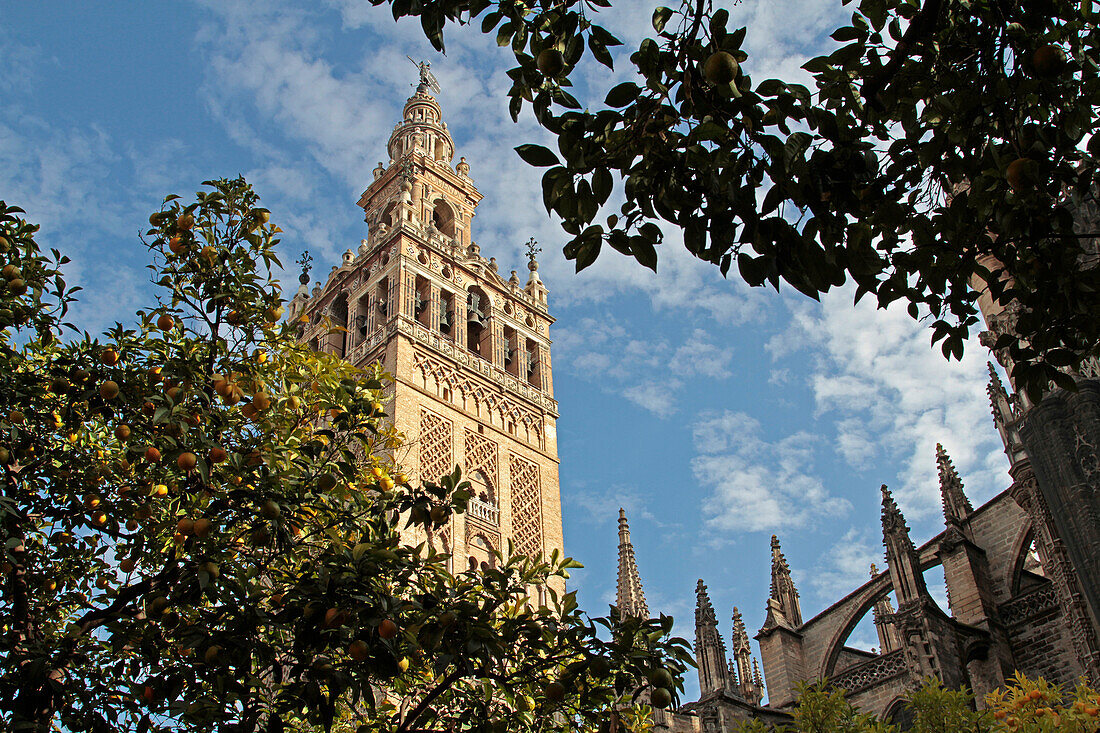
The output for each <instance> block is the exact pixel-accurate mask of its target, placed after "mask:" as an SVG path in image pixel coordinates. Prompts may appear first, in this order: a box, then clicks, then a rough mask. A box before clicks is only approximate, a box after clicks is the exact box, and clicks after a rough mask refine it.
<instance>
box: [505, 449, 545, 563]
mask: <svg viewBox="0 0 1100 733" xmlns="http://www.w3.org/2000/svg"><path fill="white" fill-rule="evenodd" d="M508 476H509V479H510V483H511V487H512V541H513V542H514V543H515V546H516V552H519V553H522V554H524V555H527V556H529V557H537V556H538V555H541V554H542V492H541V490H540V488H539V467H538V464H536V463H533V462H532V461H529V460H527V459H526V458H520V457H519V456H517V455H515V454H514V453H513V454H510V455H509V461H508Z"/></svg>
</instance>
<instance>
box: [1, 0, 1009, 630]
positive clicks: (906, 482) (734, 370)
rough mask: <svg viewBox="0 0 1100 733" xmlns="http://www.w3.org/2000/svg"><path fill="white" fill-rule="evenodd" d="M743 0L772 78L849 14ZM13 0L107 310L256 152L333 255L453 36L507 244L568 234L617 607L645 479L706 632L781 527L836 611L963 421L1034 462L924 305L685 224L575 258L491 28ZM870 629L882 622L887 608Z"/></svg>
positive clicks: (641, 20)
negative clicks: (158, 237)
mask: <svg viewBox="0 0 1100 733" xmlns="http://www.w3.org/2000/svg"><path fill="white" fill-rule="evenodd" d="M651 12H652V7H651V4H650V2H648V0H647V1H642V0H628V1H627V2H622V3H617V4H616V7H615V8H614V9H613V10H611V11H609V12H607V13H605V14H604V16H605V17H604V18H603V21H602V22H603V25H605V26H606V27H608V28H609V29H610V30H611V31H612V32H615V33H617V34H619V35H620V37H622V38H624V39H626V40H627V41H628V43H627V46H626V49H627V50H625V51H622V52H621V53H620V56H619V57H620V60H625V56H626V55H627V54H628V53H629V49H630V48H631V46H634V47H636V44H637V41H638V40H640V38H642V37H643V34H645V33H646V32H647V30H648V23H649V18H650V16H651ZM730 12H731V24H734V25H739V24H744V25H748V27H749V32H748V39H747V50H748V52H749V54H750V59H749V61H748V62H747V64H746V69H747V70H748V71H749V73H751V74H752V76H753V78H754V79H763V78H767V77H769V76H783V77H785V78H788V79H789V78H791V77H799V76H802V74H801V72H799V70H798V67H799V66H800V65H801V63H802V62H803V61H804V60H805V59H806V58H808V57H809V56H811V55H815V54H816V53H817V52H819V51H820V50H821V49H823V48H825V43H827V35H828V33H829V32H830V31H831V29H832V28H834V27H836V25H837V24H839V23H840V22H841V20H842V18H843V17H844V16H845V15H846V13H845V11H844V9H843V8H842V7H841V5H840V3H839V2H838V0H746V1H745V2H743V3H741V4H738V5H736V6H731V7H730ZM0 18H3V25H4V28H5V32H4V33H3V34H2V36H0V99H3V103H2V105H0V109H2V111H3V112H2V114H0V198H3V199H5V200H7V201H8V202H10V203H17V204H19V205H20V206H22V207H23V208H24V209H26V210H27V215H28V217H29V218H30V219H31V220H32V221H36V222H39V223H40V224H41V225H42V233H41V236H40V243H41V244H43V245H44V246H47V247H57V248H59V249H62V250H63V251H64V252H66V253H67V254H69V255H70V256H71V257H72V258H73V264H72V265H71V266H70V267H69V270H68V272H69V279H70V281H71V282H73V283H75V284H79V285H81V286H83V287H84V289H85V290H84V293H83V294H82V302H81V304H80V305H79V306H78V307H77V309H76V310H75V311H74V313H73V319H74V320H75V321H76V322H77V323H78V324H80V325H81V326H82V327H84V328H87V329H89V330H91V331H93V332H94V331H97V330H100V329H102V328H105V327H107V326H109V325H110V324H111V323H113V322H114V321H115V320H123V321H126V320H127V319H129V318H130V317H131V314H132V313H133V311H134V310H135V309H136V308H139V307H142V306H144V305H146V304H147V303H148V302H149V293H150V288H149V286H148V277H147V274H146V271H145V269H144V266H145V259H144V256H145V251H144V248H143V247H142V246H141V245H140V243H139V242H138V239H137V233H138V231H139V230H140V229H141V228H142V225H143V224H144V222H145V221H146V219H147V217H148V215H149V213H150V212H151V211H152V210H153V209H155V208H156V207H157V206H158V205H159V203H160V201H161V200H162V199H163V197H164V196H165V195H166V194H168V193H173V192H174V193H180V194H182V195H184V196H188V195H190V193H191V192H193V191H195V190H197V189H198V188H199V184H200V182H201V181H203V180H205V179H208V178H215V177H221V176H235V175H237V174H238V173H239V174H243V175H245V177H246V178H247V179H248V180H249V181H250V182H252V183H253V184H254V186H255V187H256V189H257V190H258V192H259V193H260V195H261V197H262V199H263V202H264V203H265V205H266V206H267V207H268V208H270V209H271V211H272V215H273V218H274V220H275V221H276V222H277V223H278V224H279V225H280V226H282V228H283V229H284V230H285V231H286V234H285V235H284V241H283V244H282V250H281V255H282V258H283V261H284V262H287V263H290V262H293V261H294V260H295V259H296V258H297V257H298V255H299V254H300V253H301V251H302V249H304V248H308V249H309V250H310V251H311V252H312V253H313V255H314V257H315V259H316V262H317V264H318V268H319V269H318V270H316V271H315V272H325V271H327V270H328V267H329V266H330V265H332V264H335V263H336V262H337V261H338V259H339V255H340V253H342V252H343V251H344V250H345V249H348V248H349V247H350V248H352V249H354V248H355V247H356V246H357V245H358V242H359V240H360V239H362V238H363V237H364V236H366V231H365V224H363V222H362V212H361V211H360V210H359V209H358V208H357V207H356V206H355V201H356V200H357V198H358V196H359V194H360V193H361V192H362V191H363V189H364V188H365V187H366V185H367V183H368V182H369V181H370V180H371V169H372V168H373V167H374V165H375V164H376V163H377V161H379V160H383V159H384V155H385V153H384V150H385V143H386V140H387V139H388V136H389V132H390V130H391V129H392V126H393V124H394V123H395V122H396V121H397V120H398V119H399V118H400V113H401V107H402V105H403V103H404V100H405V98H406V97H408V96H409V94H410V93H411V91H412V87H411V86H410V85H411V83H412V82H414V81H415V77H416V70H415V68H414V67H413V65H412V64H411V63H409V61H408V60H407V59H406V58H405V56H406V55H410V56H412V57H413V58H416V59H418V60H419V59H425V60H428V61H430V62H431V63H432V70H433V72H434V73H435V75H436V76H437V77H438V79H439V81H440V83H441V85H442V89H443V91H442V93H441V94H440V95H439V100H440V102H441V104H442V106H443V110H444V118H445V119H446V120H447V122H448V124H449V126H450V129H451V131H452V134H453V135H454V137H455V142H456V146H457V153H456V155H462V156H465V157H466V159H467V161H468V162H469V163H470V165H471V176H472V177H473V179H474V181H475V183H476V184H477V185H478V187H479V189H480V190H481V192H482V193H483V194H484V195H485V200H484V201H483V202H482V203H481V205H480V207H479V208H478V213H477V216H476V217H475V219H474V238H475V240H476V241H477V242H478V244H480V245H481V249H482V253H483V254H484V255H486V256H495V257H496V258H497V260H498V261H499V262H500V263H501V269H502V270H503V271H505V272H507V271H508V270H511V269H520V270H521V271H522V265H523V257H522V251H523V245H524V243H525V242H526V241H527V239H528V238H529V237H532V236H533V237H535V238H536V239H537V240H538V241H539V243H540V244H541V246H542V248H543V254H542V255H541V258H540V260H541V263H542V267H541V269H540V274H542V276H543V280H544V281H545V282H546V284H547V286H548V287H549V288H550V302H551V311H552V313H553V314H554V315H555V316H556V317H557V319H558V322H557V324H556V325H555V327H554V328H553V329H552V331H551V337H552V338H553V339H554V346H553V362H554V385H555V391H556V394H555V397H556V398H557V399H558V401H559V403H560V409H561V419H560V421H559V423H558V433H559V452H560V457H561V491H562V501H563V506H564V522H565V539H566V549H567V552H568V553H569V554H572V555H573V556H575V557H577V558H578V559H579V560H581V561H582V562H583V563H584V564H585V565H586V567H585V569H584V570H581V571H578V572H577V573H576V575H575V576H574V581H573V584H572V585H573V587H574V588H576V589H578V591H579V594H580V598H581V602H582V605H583V606H584V607H585V608H587V609H589V610H590V611H591V612H594V613H601V614H602V613H604V612H605V611H606V607H607V603H608V602H610V601H612V600H613V597H614V588H615V566H616V543H617V537H616V517H617V509H618V508H619V507H620V506H624V507H625V508H626V509H627V512H628V516H629V518H630V523H631V530H632V534H633V537H634V541H635V548H636V552H637V556H638V562H639V565H640V570H641V575H642V580H643V583H644V585H645V591H646V595H647V598H648V600H649V605H650V608H651V610H652V611H654V612H656V611H664V612H666V613H671V614H673V615H675V616H676V617H677V620H678V628H677V630H678V632H679V633H681V634H682V635H684V636H686V637H688V638H691V636H692V634H693V631H694V625H693V615H692V613H693V608H694V592H693V591H694V586H695V582H696V579H697V578H703V579H704V580H705V581H706V582H707V584H708V586H709V588H710V593H711V598H712V600H713V601H714V606H715V609H716V611H717V612H718V615H719V619H720V623H721V624H722V633H723V634H725V635H727V638H728V634H729V633H730V628H729V621H728V619H729V616H730V613H731V611H732V607H733V606H734V605H737V606H739V607H740V608H741V610H742V612H743V613H744V615H745V622H746V626H747V627H748V628H749V629H750V633H751V630H753V629H756V628H759V626H760V624H761V623H762V622H763V617H764V603H765V599H766V596H767V592H768V572H769V565H768V562H769V561H768V558H769V547H768V544H769V538H770V536H771V535H772V534H773V533H776V534H778V535H779V536H780V538H781V540H782V542H783V548H784V552H785V554H786V556H787V558H788V561H789V562H790V565H791V567H792V569H793V573H794V577H795V581H796V583H797V585H798V587H799V590H800V592H801V594H802V605H803V615H804V617H806V618H809V617H811V616H813V615H814V614H815V613H817V612H818V611H819V610H821V609H822V608H823V607H824V605H825V604H826V603H827V602H828V601H829V600H830V599H835V598H839V597H840V596H842V595H843V594H844V593H845V592H847V590H848V589H849V588H852V587H854V586H855V585H856V584H858V583H861V582H862V581H863V579H864V578H865V577H866V570H867V566H868V564H869V563H870V562H872V561H875V562H878V563H879V564H880V566H881V565H882V559H881V558H882V546H881V534H880V532H879V524H878V511H879V505H878V486H879V484H880V483H887V484H889V485H890V486H891V488H892V489H893V490H894V492H895V496H896V497H897V499H898V502H899V504H900V505H901V507H902V509H903V511H904V512H905V514H906V517H907V518H908V519H909V521H910V525H911V526H912V527H913V531H914V539H915V540H916V541H918V542H922V541H923V540H924V539H926V538H928V537H930V536H931V535H932V534H934V533H935V532H937V531H939V529H940V528H941V526H942V525H941V518H940V514H939V497H938V491H937V485H936V481H935V461H934V446H935V444H936V442H942V443H943V444H944V445H945V447H946V448H947V450H948V452H949V453H950V455H951V456H952V458H953V459H954V461H955V463H956V465H957V466H958V468H959V470H960V473H961V474H962V476H963V480H964V483H965V484H966V487H967V491H968V493H969V494H970V496H971V498H972V499H973V500H974V501H975V503H978V502H982V501H984V500H986V499H988V498H990V497H991V496H993V495H994V494H995V493H997V492H998V491H1000V490H1002V489H1003V488H1005V487H1006V486H1007V485H1008V482H1009V481H1008V477H1007V474H1006V472H1005V469H1006V466H1007V464H1006V461H1005V459H1004V456H1003V454H1002V452H1001V446H1000V442H999V440H998V438H997V435H996V432H995V430H994V428H993V425H992V421H991V418H990V416H989V408H988V403H987V401H986V397H985V390H984V386H985V380H986V367H985V362H986V359H987V355H986V353H985V352H984V350H982V349H981V347H980V346H978V344H977V342H976V339H975V340H973V341H972V343H971V344H969V346H968V352H967V356H966V358H964V360H963V361H962V362H961V363H957V362H955V363H950V364H949V363H947V362H946V361H945V360H944V359H943V358H942V357H941V356H940V355H939V353H938V351H932V350H931V349H930V348H929V332H928V331H927V330H926V329H925V328H924V327H923V326H921V325H920V324H917V323H915V322H913V321H912V320H910V319H909V318H908V317H907V316H906V315H904V313H902V312H901V311H900V309H899V310H898V311H894V310H890V311H887V312H882V311H876V310H874V309H873V307H872V306H871V305H870V304H869V303H863V304H860V305H859V306H858V307H853V305H852V299H851V293H850V291H848V290H846V289H842V290H841V291H839V292H836V293H833V294H830V295H829V296H827V297H826V298H824V299H823V302H822V303H820V304H817V303H813V302H812V301H809V300H808V299H806V298H804V297H802V296H800V295H798V294H797V293H793V292H783V293H781V294H777V293H775V292H774V291H771V290H764V289H750V288H748V287H746V286H744V285H743V284H741V283H740V282H738V281H736V280H733V279H731V280H728V281H727V280H723V279H722V278H721V277H720V276H719V274H718V272H717V270H716V269H715V268H713V267H710V266H708V265H705V264H702V263H699V262H697V261H695V260H693V259H692V258H691V257H690V256H689V255H688V254H687V253H686V252H685V251H684V250H683V249H682V248H681V247H680V246H679V245H678V242H679V241H680V240H679V236H678V234H677V233H676V232H675V231H672V230H667V237H668V241H667V243H666V244H665V245H663V246H662V247H661V252H660V256H661V261H660V268H659V269H660V272H659V274H657V275H654V274H653V273H651V272H649V271H647V270H644V269H643V268H641V266H639V265H637V264H635V263H633V262H632V261H628V260H626V259H625V258H623V257H621V256H619V255H617V254H615V253H614V252H607V253H605V254H604V255H603V257H602V258H601V260H600V261H599V262H598V263H597V264H596V265H595V266H593V267H592V268H590V269H589V270H586V271H585V272H584V273H582V274H581V275H575V274H573V271H572V266H571V263H568V262H566V261H565V259H564V257H563V256H562V255H561V246H562V244H564V242H565V240H566V237H565V236H564V235H563V233H562V232H561V231H560V230H559V229H558V228H557V225H556V224H555V222H554V221H552V220H551V219H550V218H549V217H548V216H547V215H546V213H545V211H544V210H543V208H542V204H541V198H540V195H539V192H540V187H539V175H540V172H539V171H538V170H535V169H531V168H529V167H527V166H526V165H525V164H523V163H522V162H521V161H520V160H519V158H518V157H517V156H516V155H515V153H514V152H513V150H512V148H513V147H514V146H515V145H517V144H520V143H523V142H543V143H544V144H545V143H546V142H547V141H546V140H545V138H544V136H543V135H542V134H541V131H540V130H539V129H538V128H537V127H536V126H535V125H534V123H533V122H532V121H531V120H530V119H527V118H523V117H521V120H520V122H519V124H513V123H512V122H511V120H510V118H509V117H508V115H507V98H506V97H505V92H506V90H507V88H508V85H509V84H508V81H507V79H506V77H505V76H504V73H503V72H504V70H506V69H507V68H508V67H509V65H510V64H509V63H508V61H509V59H508V57H507V55H506V54H504V53H502V52H500V50H499V49H497V47H496V44H495V42H494V40H493V39H492V38H483V37H481V36H480V35H479V34H478V33H477V32H476V30H474V29H458V30H455V29H451V30H448V33H447V42H448V54H447V56H446V57H442V56H439V55H438V54H436V53H435V52H433V51H432V50H431V48H430V46H429V45H428V44H427V42H426V41H424V40H423V39H422V35H421V31H420V28H419V24H418V23H413V22H405V23H401V24H395V23H394V22H393V20H392V17H391V16H390V15H389V14H388V11H387V10H384V9H382V10H380V9H377V8H372V7H370V5H369V3H366V2H352V1H351V0H328V1H327V2H318V3H309V4H305V3H302V4H300V5H296V4H290V3H282V2H270V3H247V2H209V3H202V2H198V3H195V2H174V3H148V2H140V3H139V2H116V3H94V4H93V3H70V2H65V3H61V2H35V3H15V2H0ZM467 31H468V32H467ZM575 77H576V78H575V81H576V82H577V83H578V92H579V93H578V94H577V96H578V98H580V99H581V100H582V102H584V103H588V104H592V105H593V106H595V105H598V103H599V99H600V91H601V90H606V89H607V88H609V87H610V86H611V85H613V84H614V83H617V82H618V81H621V80H624V79H627V78H629V74H628V71H627V69H626V66H625V65H624V64H623V63H618V64H617V65H616V71H615V72H614V73H611V72H608V71H607V70H606V69H605V68H604V67H601V66H598V65H593V64H591V63H586V64H583V65H582V68H581V69H579V70H578V72H577V74H576V75H575ZM589 89H591V90H593V91H592V94H591V95H590V94H589V93H588V91H589ZM291 282H292V283H293V278H291ZM941 583H942V577H941ZM855 636H856V637H860V638H859V639H855V638H854V639H853V640H855V641H861V642H863V643H864V644H865V645H866V646H870V645H872V644H874V643H875V642H874V640H873V630H872V631H869V630H868V629H867V627H863V628H861V629H860V630H857V632H856V635H855Z"/></svg>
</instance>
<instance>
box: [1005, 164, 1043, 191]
mask: <svg viewBox="0 0 1100 733" xmlns="http://www.w3.org/2000/svg"><path fill="white" fill-rule="evenodd" d="M1005 180H1007V181H1008V185H1009V186H1011V187H1012V190H1013V191H1017V192H1019V191H1026V190H1029V189H1031V188H1034V187H1035V184H1036V183H1037V182H1038V180H1039V164H1038V163H1037V162H1036V161H1034V160H1032V159H1031V158H1017V159H1016V160H1014V161H1012V162H1011V163H1009V164H1008V168H1006V169H1005Z"/></svg>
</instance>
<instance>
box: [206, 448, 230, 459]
mask: <svg viewBox="0 0 1100 733" xmlns="http://www.w3.org/2000/svg"><path fill="white" fill-rule="evenodd" d="M209 457H210V462H211V463H223V462H225V461H227V460H228V459H229V454H228V453H226V452H225V448H211V449H210V456H209Z"/></svg>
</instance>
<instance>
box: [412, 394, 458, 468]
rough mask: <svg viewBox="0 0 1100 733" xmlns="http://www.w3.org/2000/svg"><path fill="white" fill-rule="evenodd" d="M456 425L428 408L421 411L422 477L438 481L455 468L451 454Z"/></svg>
mask: <svg viewBox="0 0 1100 733" xmlns="http://www.w3.org/2000/svg"><path fill="white" fill-rule="evenodd" d="M453 435H454V425H453V424H452V423H451V421H450V420H447V419H445V418H442V417H440V416H439V415H436V414H435V413H434V412H430V411H428V410H421V411H420V478H421V479H423V480H425V481H438V480H439V478H440V477H441V476H443V475H444V474H448V473H450V472H451V470H452V469H453V468H454V459H453V458H452V456H451V444H452V442H453V441H452V436H453Z"/></svg>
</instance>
